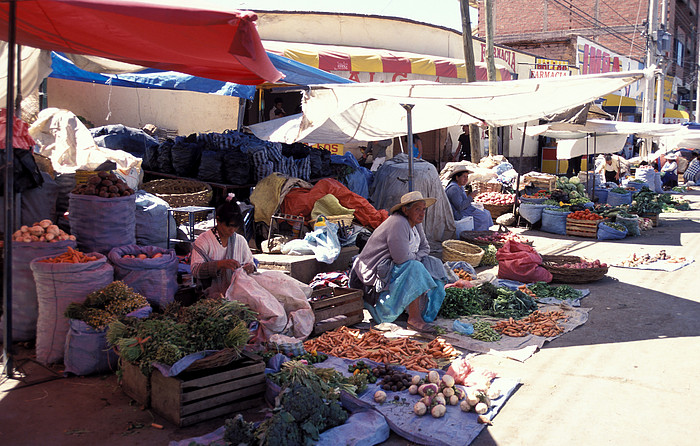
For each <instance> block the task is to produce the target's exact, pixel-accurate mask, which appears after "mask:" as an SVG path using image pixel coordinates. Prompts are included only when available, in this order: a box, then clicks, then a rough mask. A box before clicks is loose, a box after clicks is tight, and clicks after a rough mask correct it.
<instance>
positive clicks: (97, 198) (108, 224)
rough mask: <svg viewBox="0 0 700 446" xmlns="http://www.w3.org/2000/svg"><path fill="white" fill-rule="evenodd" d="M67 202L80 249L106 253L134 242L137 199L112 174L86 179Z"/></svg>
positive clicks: (74, 190) (72, 230) (101, 173)
mask: <svg viewBox="0 0 700 446" xmlns="http://www.w3.org/2000/svg"><path fill="white" fill-rule="evenodd" d="M68 201H69V204H68V209H69V214H70V226H71V233H72V234H73V235H75V237H76V238H77V241H78V248H80V249H81V250H83V251H86V252H91V251H95V252H99V253H101V254H107V253H108V252H109V250H110V249H112V248H114V247H116V246H122V245H125V244H133V243H136V230H135V226H136V217H135V215H136V196H135V195H134V191H133V189H131V188H129V186H127V184H126V183H124V181H122V180H121V179H120V178H118V177H117V176H116V175H115V174H113V173H109V172H99V173H98V174H97V175H92V176H90V177H88V179H87V183H85V184H80V185H78V186H77V187H76V188H75V189H73V192H72V193H71V194H70V195H69V200H68Z"/></svg>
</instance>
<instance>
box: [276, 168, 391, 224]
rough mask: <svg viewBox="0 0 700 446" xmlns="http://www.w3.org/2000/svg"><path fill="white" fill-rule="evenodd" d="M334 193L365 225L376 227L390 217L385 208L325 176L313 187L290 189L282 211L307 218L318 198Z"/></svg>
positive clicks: (283, 202)
mask: <svg viewBox="0 0 700 446" xmlns="http://www.w3.org/2000/svg"><path fill="white" fill-rule="evenodd" d="M327 194H332V195H333V196H335V198H337V199H338V201H339V202H340V204H342V205H343V206H344V207H346V208H348V209H355V218H356V219H357V221H359V222H360V224H362V225H363V226H369V227H371V228H372V229H376V228H377V226H379V225H380V224H382V222H384V220H386V219H387V218H388V217H389V213H388V212H387V211H386V210H385V209H380V210H377V209H376V208H375V207H374V206H372V205H371V204H370V202H369V201H367V200H366V199H365V198H362V196H361V195H357V194H356V193H354V192H352V191H351V190H350V189H348V188H347V187H345V185H343V184H342V183H341V182H340V181H338V180H334V179H332V178H324V179H322V180H320V181H319V182H318V183H316V184H315V185H314V187H313V188H311V189H304V188H295V189H292V190H291V191H289V193H287V195H286V196H285V197H284V201H282V209H281V210H282V212H283V213H285V214H291V215H303V216H304V218H305V219H306V220H308V219H309V218H310V217H311V210H312V209H313V207H314V203H316V201H317V200H319V199H320V198H322V197H324V196H325V195H327Z"/></svg>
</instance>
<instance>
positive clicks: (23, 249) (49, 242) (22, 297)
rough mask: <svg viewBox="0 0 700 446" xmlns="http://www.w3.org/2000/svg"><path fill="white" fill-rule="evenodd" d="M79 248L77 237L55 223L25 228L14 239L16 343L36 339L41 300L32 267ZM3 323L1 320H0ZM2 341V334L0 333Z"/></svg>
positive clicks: (13, 277)
mask: <svg viewBox="0 0 700 446" xmlns="http://www.w3.org/2000/svg"><path fill="white" fill-rule="evenodd" d="M69 246H70V247H71V248H74V247H75V237H74V236H70V235H68V234H66V233H65V232H63V231H62V230H61V229H59V228H58V226H56V225H54V224H52V223H51V220H42V221H40V222H39V223H34V225H32V226H22V227H21V228H20V229H19V230H18V231H16V232H15V233H14V234H13V235H12V339H13V340H14V341H31V340H32V339H34V338H35V337H36V320H37V312H38V309H37V297H36V284H35V283H34V275H33V274H32V270H31V268H30V267H29V263H30V262H31V261H32V260H34V259H36V258H38V257H47V256H55V255H58V254H60V253H62V252H64V251H66V249H67V248H68V247H69ZM0 320H1V319H0ZM0 339H2V332H1V331H0Z"/></svg>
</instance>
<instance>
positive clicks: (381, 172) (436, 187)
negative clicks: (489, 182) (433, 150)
mask: <svg viewBox="0 0 700 446" xmlns="http://www.w3.org/2000/svg"><path fill="white" fill-rule="evenodd" d="M413 190H417V191H420V192H421V193H422V194H423V196H424V197H432V198H435V199H437V201H436V202H435V204H434V205H432V206H431V207H429V208H428V210H427V211H426V213H425V220H423V230H424V231H425V236H426V238H427V239H428V242H429V243H430V251H431V252H434V253H435V252H442V241H443V240H448V239H451V238H454V234H455V229H456V226H455V219H454V214H453V213H452V208H451V207H450V202H449V200H448V199H447V195H446V194H445V189H444V188H443V187H442V182H441V181H440V176H439V175H438V172H437V169H435V166H433V165H432V164H430V163H429V162H427V161H423V160H414V162H413ZM407 192H408V155H406V154H405V153H400V154H398V155H396V156H395V157H393V158H391V159H389V160H387V161H385V162H384V163H383V164H382V165H381V166H379V169H378V170H377V171H376V172H375V174H374V182H373V183H372V190H371V191H370V200H371V201H372V203H374V205H375V206H376V207H377V209H387V210H388V209H391V207H392V206H394V205H395V204H397V203H399V202H400V201H401V196H402V195H403V194H405V193H407Z"/></svg>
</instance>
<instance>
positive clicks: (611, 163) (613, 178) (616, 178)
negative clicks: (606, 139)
mask: <svg viewBox="0 0 700 446" xmlns="http://www.w3.org/2000/svg"><path fill="white" fill-rule="evenodd" d="M603 172H604V173H605V182H606V183H617V184H620V162H619V161H618V160H617V159H616V158H613V156H612V155H611V154H609V153H608V154H607V155H605V162H604V163H603V164H601V165H600V167H599V168H598V169H597V171H596V173H603Z"/></svg>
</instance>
